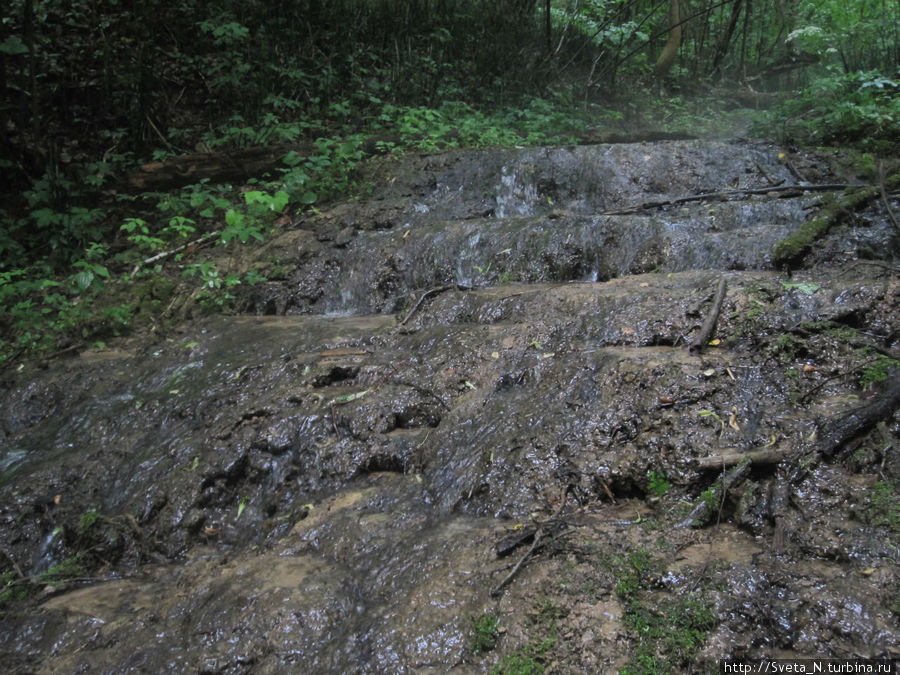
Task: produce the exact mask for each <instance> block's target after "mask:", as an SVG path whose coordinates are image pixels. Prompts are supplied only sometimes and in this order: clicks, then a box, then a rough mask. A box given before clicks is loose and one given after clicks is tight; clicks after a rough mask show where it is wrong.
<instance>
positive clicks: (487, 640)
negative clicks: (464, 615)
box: [472, 613, 500, 654]
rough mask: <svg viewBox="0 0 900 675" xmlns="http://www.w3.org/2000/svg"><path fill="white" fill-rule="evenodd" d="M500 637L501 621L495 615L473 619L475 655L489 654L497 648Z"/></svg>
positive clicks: (487, 614) (473, 648) (473, 649)
mask: <svg viewBox="0 0 900 675" xmlns="http://www.w3.org/2000/svg"><path fill="white" fill-rule="evenodd" d="M499 637H500V621H499V619H497V616H496V615H495V614H491V613H485V614H482V615H481V616H478V617H475V618H473V619H472V651H473V652H474V653H475V654H481V653H483V652H489V651H491V650H492V649H493V648H494V647H496V646H497V640H498V639H499Z"/></svg>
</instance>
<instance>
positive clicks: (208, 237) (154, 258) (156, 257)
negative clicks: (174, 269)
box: [131, 230, 219, 276]
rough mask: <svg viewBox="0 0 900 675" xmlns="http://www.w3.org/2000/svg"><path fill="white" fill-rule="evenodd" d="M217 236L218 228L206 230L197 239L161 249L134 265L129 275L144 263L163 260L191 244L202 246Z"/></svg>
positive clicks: (133, 273) (134, 272)
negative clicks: (166, 249) (160, 251)
mask: <svg viewBox="0 0 900 675" xmlns="http://www.w3.org/2000/svg"><path fill="white" fill-rule="evenodd" d="M218 236H219V230H215V231H213V232H207V233H206V234H204V235H203V236H202V237H200V238H199V239H194V241H189V242H188V243H186V244H182V245H181V246H177V247H176V248H172V249H169V250H168V251H163V252H162V253H157V254H156V255H152V256H150V257H149V258H144V259H143V260H141V261H140V262H138V264H137V265H135V266H134V269H133V270H131V276H134V275H135V274H137V271H138V270H139V269H140V268H141V267H143V266H144V265H149V264H150V263H155V262H156V261H157V260H164V259H165V258H168V257H169V256H172V255H175V254H176V253H180V252H181V251H184V250H185V249H188V248H190V247H191V246H202V245H203V244H207V243H209V242H210V241H212V240H213V239H215V238H216V237H218Z"/></svg>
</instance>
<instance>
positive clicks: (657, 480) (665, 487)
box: [647, 471, 672, 497]
mask: <svg viewBox="0 0 900 675" xmlns="http://www.w3.org/2000/svg"><path fill="white" fill-rule="evenodd" d="M647 477H648V479H649V482H648V484H647V489H648V490H649V491H650V494H652V495H655V496H657V497H662V496H663V495H664V494H666V492H668V491H669V488H670V487H672V484H671V483H670V482H669V481H668V480H666V474H665V473H664V472H663V471H651V472H650V473H649V474H647Z"/></svg>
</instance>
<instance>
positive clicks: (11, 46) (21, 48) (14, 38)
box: [0, 35, 28, 56]
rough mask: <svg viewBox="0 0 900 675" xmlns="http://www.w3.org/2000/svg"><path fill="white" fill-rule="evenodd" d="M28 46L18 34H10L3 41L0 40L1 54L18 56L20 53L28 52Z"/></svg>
mask: <svg viewBox="0 0 900 675" xmlns="http://www.w3.org/2000/svg"><path fill="white" fill-rule="evenodd" d="M27 53H28V47H26V46H25V43H24V42H22V39H21V38H20V37H19V36H18V35H10V36H9V37H8V38H6V39H5V40H4V41H3V42H0V54H8V55H9V56H17V55H19V54H27Z"/></svg>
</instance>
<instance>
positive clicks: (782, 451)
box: [694, 447, 790, 471]
mask: <svg viewBox="0 0 900 675" xmlns="http://www.w3.org/2000/svg"><path fill="white" fill-rule="evenodd" d="M789 454H790V450H788V449H787V448H779V447H772V448H762V449H760V450H750V451H749V452H739V451H735V452H728V453H723V454H721V455H710V456H709V457H698V458H696V459H695V460H694V466H695V467H697V468H698V469H700V470H707V471H708V470H710V469H724V468H728V467H729V466H734V465H735V464H739V463H740V462H743V461H744V460H746V461H748V462H750V464H754V465H758V464H778V463H779V462H780V461H781V460H783V459H784V458H785V457H787V456H788V455H789Z"/></svg>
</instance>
